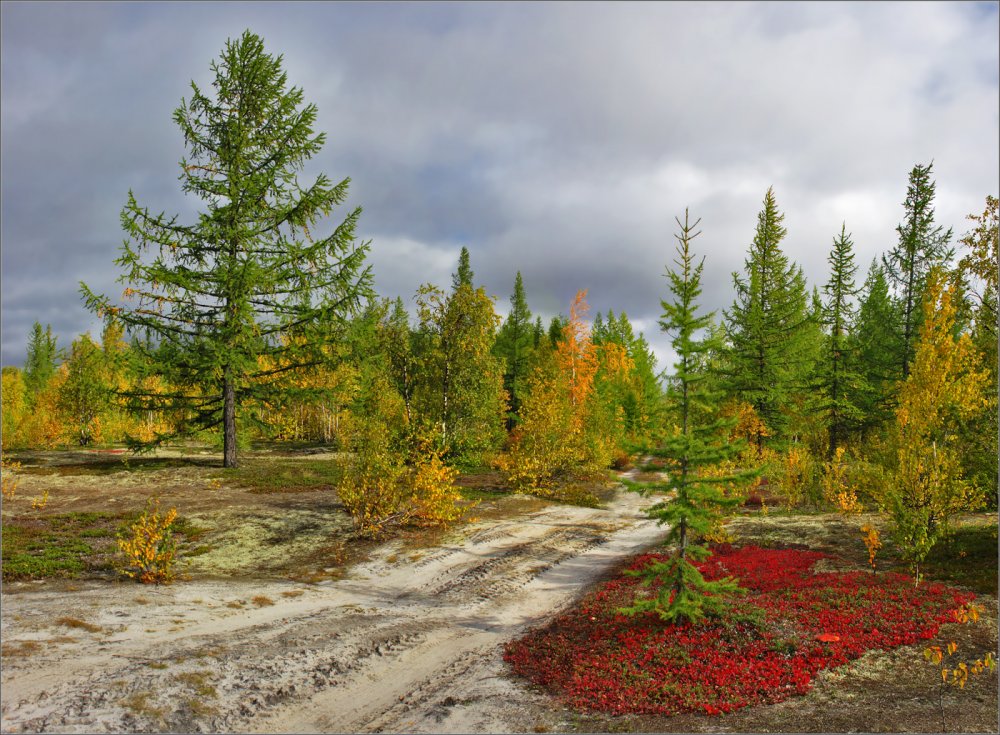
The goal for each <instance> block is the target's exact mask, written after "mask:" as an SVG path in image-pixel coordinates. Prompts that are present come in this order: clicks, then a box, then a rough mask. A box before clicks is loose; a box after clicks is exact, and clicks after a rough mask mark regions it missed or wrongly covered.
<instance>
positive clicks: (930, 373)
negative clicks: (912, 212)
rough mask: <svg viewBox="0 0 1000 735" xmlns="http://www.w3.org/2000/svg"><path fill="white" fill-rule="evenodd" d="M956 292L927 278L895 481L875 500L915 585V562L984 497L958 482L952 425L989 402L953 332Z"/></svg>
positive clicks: (900, 412)
mask: <svg viewBox="0 0 1000 735" xmlns="http://www.w3.org/2000/svg"><path fill="white" fill-rule="evenodd" d="M955 300H956V288H955V287H954V286H953V285H947V284H946V283H945V282H944V280H943V279H942V278H941V277H940V276H939V275H938V274H936V273H935V274H932V276H931V278H930V280H929V282H928V286H927V296H926V299H925V302H924V323H923V326H922V328H921V331H920V341H919V343H918V344H917V348H916V353H915V356H914V360H913V367H912V371H911V373H910V375H909V377H908V378H907V380H906V382H905V383H904V384H903V386H902V388H901V389H900V392H899V405H898V407H897V409H896V439H897V442H898V443H897V449H896V456H897V459H898V464H897V467H896V471H895V473H894V476H893V477H891V478H890V481H889V482H888V483H886V485H885V493H884V495H883V497H881V498H879V500H880V503H881V504H882V505H883V506H884V507H886V508H887V510H888V511H889V514H890V517H891V518H892V521H893V525H894V533H893V535H894V537H895V540H896V542H897V543H898V544H899V546H900V548H901V551H902V552H903V556H904V558H906V559H907V560H908V561H909V562H910V563H911V566H912V567H913V569H914V575H915V577H916V580H917V583H918V584H919V579H920V576H919V565H920V562H922V561H923V559H924V558H925V557H926V556H927V553H928V552H929V551H930V549H931V548H932V547H933V545H934V544H935V543H936V541H937V540H938V538H939V537H940V535H941V534H942V533H944V532H945V531H946V529H947V522H948V519H949V517H950V516H952V515H954V514H955V513H958V512H961V511H965V510H975V509H977V508H979V507H980V506H981V504H982V501H983V493H982V491H981V489H980V488H978V487H976V486H975V484H974V483H971V482H969V481H968V480H967V479H966V478H965V477H963V471H962V463H961V455H960V452H961V449H962V447H961V446H960V445H961V441H960V437H959V428H960V425H961V423H962V422H965V421H969V420H971V419H973V418H974V417H976V416H977V415H979V414H981V412H982V411H983V410H984V409H985V407H986V406H988V404H989V390H990V387H989V378H988V374H987V372H986V370H984V369H983V367H982V365H981V357H980V355H979V353H978V352H977V350H976V349H975V348H974V346H973V345H972V342H971V340H970V339H969V336H968V335H967V334H962V335H960V336H959V337H958V338H957V339H956V337H955V335H954V332H955V319H956V304H955Z"/></svg>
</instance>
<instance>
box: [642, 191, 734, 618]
mask: <svg viewBox="0 0 1000 735" xmlns="http://www.w3.org/2000/svg"><path fill="white" fill-rule="evenodd" d="M699 222H700V220H698V221H697V222H695V223H694V224H691V223H690V222H689V219H688V213H687V211H686V210H685V212H684V222H683V223H681V221H680V220H679V219H677V224H678V226H679V227H680V233H679V234H677V235H675V237H676V238H677V240H678V245H677V258H676V259H675V260H674V263H675V264H676V266H677V268H676V270H675V269H668V270H667V274H666V275H667V278H668V279H669V281H670V291H671V293H672V294H673V300H672V301H670V302H668V301H661V302H660V304H661V306H662V307H663V311H664V313H663V317H662V319H660V327H661V328H662V329H663V330H664V331H666V332H668V333H670V334H671V335H672V337H671V340H670V344H671V346H672V347H673V349H674V351H675V352H676V353H677V362H676V363H674V369H675V373H674V376H673V380H672V381H671V383H670V388H669V390H668V396H669V398H670V399H671V401H672V403H673V405H674V407H675V409H676V413H677V416H676V418H677V419H678V420H679V425H680V433H678V434H675V435H673V436H671V437H669V438H668V439H667V440H666V441H665V442H664V444H663V446H662V448H661V449H660V450H658V451H657V452H655V453H656V454H658V455H659V456H662V457H666V458H667V459H669V460H670V461H671V471H670V474H669V476H668V477H667V479H666V480H665V481H664V482H661V483H644V484H633V485H632V487H633V488H635V489H638V490H640V491H646V492H648V491H650V490H656V491H660V492H674V493H676V495H675V496H674V497H673V498H670V499H667V500H661V501H660V502H658V503H656V504H655V505H653V506H652V507H651V508H649V510H648V511H647V512H648V513H649V515H650V516H652V517H653V518H656V519H657V521H658V522H659V523H663V524H668V525H669V526H670V530H669V532H668V533H667V537H666V539H665V540H664V543H667V544H676V545H677V550H676V552H675V553H674V555H673V556H672V557H671V558H670V559H668V560H667V561H665V562H655V563H653V564H650V565H649V566H648V567H646V568H645V569H642V570H639V571H638V572H636V573H637V574H638V575H639V576H642V577H645V578H647V579H650V580H658V581H659V582H661V584H662V586H661V587H660V591H659V593H658V595H657V596H656V597H652V598H639V599H637V600H636V601H635V602H634V604H633V605H632V607H630V608H627V609H626V610H624V611H623V612H628V613H640V612H646V611H655V612H657V613H658V614H659V615H660V617H661V618H663V619H664V620H668V621H672V622H673V621H678V620H682V619H684V620H698V619H699V618H701V617H704V616H705V615H706V614H708V613H714V612H718V611H719V610H720V609H721V607H722V605H723V602H724V597H723V596H724V595H726V594H730V593H733V592H736V591H738V590H739V587H738V586H737V584H736V582H735V580H733V579H731V578H725V579H720V580H715V581H711V582H709V581H707V580H705V579H704V577H702V575H701V572H700V571H698V568H697V567H695V566H694V564H692V560H694V561H698V560H701V559H705V558H707V557H708V556H709V555H710V551H709V549H708V546H707V545H705V543H704V542H703V541H702V537H703V536H704V535H705V534H706V533H707V532H708V531H709V530H710V529H711V528H712V526H713V524H714V523H715V522H716V521H717V520H718V519H719V517H720V514H721V513H722V512H723V511H724V510H725V509H726V508H729V507H732V506H733V505H735V504H736V503H737V502H739V501H738V499H737V498H733V497H726V496H725V495H724V494H723V492H722V490H721V489H720V485H721V483H727V482H733V481H736V480H739V479H741V478H742V477H748V476H749V474H747V475H743V476H738V475H732V476H728V477H711V478H710V477H706V476H705V470H706V469H708V468H710V467H712V466H714V465H718V464H719V463H720V462H723V461H725V460H727V459H731V458H733V457H734V456H736V454H737V452H738V448H737V447H736V446H734V445H732V444H730V443H729V442H728V440H727V439H726V438H725V437H726V435H727V432H726V431H725V429H726V428H727V426H728V423H729V422H726V421H724V420H721V419H719V418H717V414H716V408H717V407H718V405H719V403H720V402H721V401H720V398H721V395H720V394H719V393H718V392H717V391H716V390H714V389H713V388H712V385H713V383H712V381H710V380H707V378H708V376H707V374H706V373H704V372H702V371H700V370H699V369H698V367H699V366H700V365H703V364H704V362H705V359H704V358H705V356H706V355H707V354H708V353H709V352H710V351H711V350H713V349H717V345H714V344H712V342H711V340H710V338H709V339H706V338H705V336H704V332H705V330H706V329H707V328H708V326H709V324H710V323H711V320H712V314H699V313H698V303H697V299H698V296H700V295H701V273H702V268H703V266H704V258H702V260H701V261H700V262H698V263H697V264H695V256H694V254H693V253H692V252H691V241H692V240H693V239H694V238H695V237H697V236H698V235H699V234H701V233H700V231H698V232H696V231H695V230H696V228H697V227H698V223H699Z"/></svg>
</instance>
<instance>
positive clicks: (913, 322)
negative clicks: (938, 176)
mask: <svg viewBox="0 0 1000 735" xmlns="http://www.w3.org/2000/svg"><path fill="white" fill-rule="evenodd" d="M933 167H934V163H933V161H932V162H931V163H929V164H927V165H926V166H921V165H920V164H917V165H916V166H914V167H913V169H912V170H911V171H910V178H909V184H908V186H907V189H906V199H905V200H904V201H903V209H904V210H905V217H904V219H903V221H902V222H900V223H899V226H898V227H896V232H898V233H899V243H898V244H897V245H896V247H895V248H893V249H892V250H891V251H889V253H887V254H885V255H883V256H882V264H883V266H884V267H885V273H886V277H887V279H888V281H889V284H890V285H891V286H892V288H893V291H894V292H895V298H896V302H897V313H898V322H897V326H896V328H897V331H898V333H899V352H898V354H897V356H896V359H897V363H898V365H899V371H900V374H901V375H902V378H903V380H906V377H907V376H908V375H909V374H910V364H911V363H912V362H913V351H914V345H915V343H916V339H917V334H918V331H919V329H920V318H921V314H922V313H923V312H922V305H923V295H924V288H925V286H926V281H927V275H928V274H929V273H930V271H931V268H933V267H935V266H941V265H945V264H946V263H947V262H948V260H949V259H950V258H951V250H950V249H949V248H948V241H949V240H950V239H951V229H950V228H949V229H948V230H945V229H944V228H943V227H941V226H938V227H935V226H934V189H935V184H934V181H933V180H932V179H931V171H932V169H933Z"/></svg>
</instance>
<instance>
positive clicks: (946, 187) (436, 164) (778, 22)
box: [0, 3, 1000, 364]
mask: <svg viewBox="0 0 1000 735" xmlns="http://www.w3.org/2000/svg"><path fill="white" fill-rule="evenodd" d="M0 12H2V15H3V18H2V19H3V38H2V41H3V45H2V54H3V71H2V82H3V87H2V94H3V107H2V157H0V165H2V185H3V191H2V215H3V219H2V245H3V252H2V276H3V297H2V298H3V344H2V350H3V362H4V364H20V363H21V362H22V361H23V359H24V346H25V341H26V335H27V332H28V329H29V328H30V325H31V322H32V321H33V320H34V319H38V320H40V321H42V322H43V323H44V322H51V323H52V324H53V327H54V329H56V331H57V332H58V333H59V335H60V338H61V343H62V344H64V345H65V344H68V342H69V341H70V340H71V339H72V338H73V337H74V336H75V335H76V334H78V333H79V332H81V331H83V330H84V329H88V328H89V329H97V328H98V325H97V323H96V321H95V320H94V319H93V318H92V317H91V316H90V315H89V314H87V313H86V312H85V311H84V310H83V307H82V304H81V301H80V299H79V297H78V295H77V281H79V280H81V279H82V280H86V281H87V282H88V284H90V285H91V286H92V287H94V288H95V289H96V290H98V291H104V292H106V293H109V294H112V295H114V294H117V293H118V292H120V289H121V286H120V285H117V284H115V283H114V280H115V277H116V276H117V273H116V272H115V269H114V267H113V265H112V261H113V259H114V258H115V257H116V255H117V251H118V248H119V246H120V242H121V237H122V235H121V231H120V226H119V221H118V215H119V211H120V209H121V206H122V204H123V203H124V201H125V197H126V194H127V191H128V190H129V189H130V188H131V189H133V190H135V192H136V196H137V197H138V198H139V199H140V202H141V203H143V204H145V205H148V206H149V207H150V208H151V209H153V210H156V211H160V210H166V211H168V212H178V213H181V214H182V215H187V216H190V215H191V214H192V212H193V211H194V209H193V207H194V206H195V203H194V202H190V201H187V200H185V199H184V198H183V197H182V196H181V194H180V192H179V188H178V183H177V180H176V179H177V174H178V167H177V162H178V160H179V159H180V157H181V156H182V155H183V148H182V145H181V140H180V136H179V134H178V132H177V130H176V128H175V127H174V126H173V123H172V122H171V119H170V118H171V114H172V112H173V110H174V108H176V107H177V105H178V103H179V101H180V98H181V97H182V96H189V94H190V91H189V87H188V84H189V82H190V81H191V80H192V79H194V80H195V81H196V82H197V83H198V84H199V85H201V86H203V87H207V86H208V85H209V84H210V81H211V78H210V73H209V70H208V67H209V62H210V61H211V60H212V59H213V58H217V57H218V54H219V52H220V50H221V48H222V46H223V43H224V42H225V40H226V38H234V37H236V36H238V35H239V34H240V33H241V32H242V30H243V29H244V28H247V27H249V28H251V29H252V30H254V31H255V32H257V33H259V34H260V35H262V36H263V38H264V39H265V43H266V45H267V47H268V50H269V51H271V52H277V53H282V54H283V55H284V60H285V68H286V71H287V72H288V76H289V81H290V83H292V84H294V85H297V86H301V87H302V88H303V89H304V90H305V97H306V99H307V100H309V101H314V102H316V104H317V105H318V107H319V119H318V123H317V128H318V129H320V130H323V131H326V132H327V145H326V146H325V148H324V150H323V151H322V153H321V154H320V155H319V156H317V158H316V159H315V160H314V161H313V162H311V163H310V165H309V166H308V167H307V169H306V172H305V175H306V178H309V177H310V176H312V175H315V174H316V173H317V172H319V171H323V172H326V173H328V174H329V175H330V176H331V177H333V178H335V179H340V178H343V177H345V176H350V177H351V179H352V185H351V193H350V200H349V202H348V206H355V205H358V204H360V205H362V206H363V207H364V210H365V213H364V215H363V217H362V220H361V224H360V233H361V234H362V236H363V237H365V238H372V239H373V241H374V242H373V250H372V256H371V262H372V263H373V266H374V270H375V277H376V285H377V287H378V288H379V290H380V291H381V292H382V293H383V294H385V295H391V296H395V295H402V296H403V297H404V300H406V301H407V302H410V303H412V302H411V298H412V294H413V291H414V290H415V288H416V287H417V286H418V285H419V284H420V283H423V282H428V281H429V282H434V283H438V284H441V285H446V284H447V282H448V278H449V274H450V273H451V272H452V271H453V270H454V268H455V262H456V259H457V255H458V251H459V248H460V247H461V246H462V245H467V246H468V247H469V248H470V250H471V253H472V265H473V268H474V269H475V271H476V276H477V280H478V281H479V282H481V283H482V284H483V285H485V286H486V287H487V290H488V291H489V292H490V293H492V294H495V295H497V296H498V307H499V308H500V309H501V310H503V311H505V310H506V308H507V300H508V296H509V294H510V292H511V289H512V284H513V280H514V273H515V271H517V270H520V271H521V272H522V274H523V276H524V281H525V286H526V288H527V293H528V297H529V302H530V304H531V306H532V308H533V309H534V310H535V311H536V313H540V314H541V315H542V316H543V317H544V318H545V319H548V318H549V317H550V316H551V315H552V314H554V313H556V312H558V311H565V310H566V309H567V307H568V303H569V301H570V299H571V298H572V296H573V293H574V292H575V291H576V290H577V289H578V288H589V289H590V300H591V304H592V307H593V310H594V311H595V312H596V311H598V310H600V311H603V312H607V310H608V309H609V308H613V309H614V310H615V311H616V312H617V311H622V310H625V311H627V312H628V314H629V315H630V317H631V318H633V320H634V321H636V322H637V323H638V324H640V325H641V326H642V327H643V328H645V329H646V330H647V336H648V337H649V338H650V340H651V341H652V342H653V343H654V346H655V347H656V348H657V350H658V352H659V354H660V355H662V356H666V355H667V354H668V350H667V348H666V341H665V339H664V338H663V336H662V335H660V334H659V333H658V332H657V331H656V329H655V322H656V319H657V318H658V316H659V310H660V309H659V299H660V298H662V297H663V296H665V281H664V279H663V276H662V274H663V271H664V266H665V264H666V263H667V262H668V261H669V259H670V258H671V257H672V253H673V247H674V240H673V237H672V235H673V233H674V232H675V231H676V225H675V223H674V221H673V218H674V216H675V215H682V213H683V210H684V207H685V206H690V207H691V212H692V215H693V216H694V217H701V218H702V220H703V221H702V229H703V230H704V234H703V235H702V236H701V237H700V238H699V239H698V240H697V241H696V243H695V244H696V247H697V248H698V250H699V252H701V253H704V254H705V255H706V271H705V280H706V282H705V295H704V300H705V302H706V306H707V307H709V308H716V309H718V308H722V307H725V306H728V304H729V302H730V301H731V299H732V292H731V276H730V273H731V271H733V270H737V269H740V268H741V267H742V265H743V258H744V254H745V251H746V248H747V246H748V244H749V243H750V241H751V239H752V237H753V228H754V226H755V223H756V213H757V211H758V209H759V207H760V202H761V199H762V198H763V195H764V192H765V191H766V189H767V187H768V186H770V185H773V186H774V187H775V191H776V194H777V197H778V202H779V206H780V207H781V209H782V210H783V211H784V212H785V213H786V215H787V219H786V226H787V227H788V231H789V235H788V238H787V240H786V242H785V247H786V250H787V252H788V253H789V254H790V255H791V257H793V258H794V259H795V260H797V261H798V262H800V263H802V265H803V267H804V268H805V271H806V275H807V277H808V279H809V281H810V284H814V283H822V281H823V280H824V279H825V275H826V265H825V258H826V253H827V251H828V250H829V246H830V242H831V240H832V238H833V236H834V235H835V234H836V233H837V232H839V229H840V224H841V222H842V221H845V220H846V222H847V227H848V230H849V231H852V232H853V233H854V240H855V242H856V244H857V250H858V262H859V264H860V265H861V267H862V269H864V268H866V267H867V264H868V263H869V262H870V260H871V258H872V257H873V256H874V255H875V254H876V253H878V252H881V251H882V250H884V249H886V248H888V247H891V246H892V245H893V244H894V242H895V226H896V224H897V223H898V222H899V219H900V217H901V214H902V208H901V206H900V202H902V200H903V197H904V196H905V189H906V175H907V173H908V171H909V169H910V168H911V167H912V166H913V164H914V163H917V162H927V161H930V160H931V159H932V158H933V159H934V160H935V177H936V179H937V182H938V202H937V204H938V207H937V211H938V220H939V221H940V222H942V223H944V224H945V225H946V226H948V225H953V226H955V228H956V232H959V233H960V232H962V231H964V229H965V225H964V221H963V218H964V215H965V214H967V213H969V212H973V211H978V210H980V209H981V208H982V202H983V198H984V196H985V195H986V194H987V193H995V192H996V191H997V188H998V183H997V171H996V163H995V162H996V160H997V155H998V146H997V137H998V136H997V131H998V127H1000V122H998V113H997V109H998V82H997V71H996V70H997V63H998V52H997V46H998V39H997V35H996V33H995V28H996V6H995V5H994V4H991V3H986V4H982V3H980V4H964V3H914V4H901V3H895V4H860V3H858V4H848V5H845V4H833V3H810V4H805V3H800V4H788V3H775V4H767V3H765V4H748V3H691V4H682V3H665V4H628V5H605V4H600V5H599V4H580V5H569V4H559V3H554V4H538V5H531V4H509V5H508V4H454V3H435V4H416V3H403V4H396V3H373V4H318V3H301V4H265V3H246V4H238V3H198V4H194V3H170V4H168V3H160V4H154V3H148V4H123V3H108V4H82V3H74V4H56V3H37V4H28V3H5V4H4V5H3V6H2V11H0ZM344 211H346V208H345V210H344Z"/></svg>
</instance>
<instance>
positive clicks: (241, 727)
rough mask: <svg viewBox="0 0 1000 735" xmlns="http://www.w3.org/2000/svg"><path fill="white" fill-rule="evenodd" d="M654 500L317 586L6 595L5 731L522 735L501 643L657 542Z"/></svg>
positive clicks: (496, 529) (389, 558) (525, 709)
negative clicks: (649, 516) (647, 508)
mask: <svg viewBox="0 0 1000 735" xmlns="http://www.w3.org/2000/svg"><path fill="white" fill-rule="evenodd" d="M648 502H649V501H648V500H644V499H642V498H640V497H638V496H637V495H635V494H633V493H627V492H619V493H618V494H616V495H615V496H614V498H613V500H612V501H611V502H610V503H609V504H608V506H607V507H606V508H604V509H599V510H595V509H589V508H579V507H570V506H549V507H546V508H544V509H542V510H539V511H536V512H534V513H531V514H529V515H526V516H522V517H519V518H516V519H505V520H493V521H484V522H480V523H477V524H474V525H470V526H467V527H466V528H464V529H462V531H461V532H460V534H459V535H457V536H455V537H454V538H452V539H450V541H446V542H445V543H444V544H443V545H442V546H441V547H439V548H434V549H429V550H426V551H418V552H413V551H405V550H403V549H401V547H399V546H398V545H396V544H388V545H386V546H384V547H382V548H380V549H379V550H378V551H377V553H375V554H374V555H373V557H372V559H371V560H370V561H368V562H365V563H364V564H362V565H358V566H355V567H353V568H352V569H351V570H350V572H349V574H348V575H347V576H346V577H345V578H344V579H341V580H337V581H327V582H323V583H320V584H318V585H308V586H304V585H295V584H292V583H287V582H262V583H260V584H255V583H247V582H223V581H194V582H184V583H179V584H176V585H173V586H170V587H163V588H156V589H151V588H144V587H140V586H137V585H132V584H126V583H122V584H119V585H107V584H104V585H97V584H91V585H78V586H77V589H75V590H74V591H73V592H72V594H71V595H70V594H67V593H66V592H65V591H53V590H51V589H47V590H46V591H31V590H30V589H27V590H19V591H16V592H14V593H12V594H5V600H4V608H3V618H2V626H3V628H2V632H3V640H4V645H5V652H6V654H7V655H5V657H4V668H3V677H2V684H3V696H2V708H0V715H2V725H3V730H4V731H5V732H19V731H23V732H32V731H35V732H37V731H49V732H94V731H149V730H171V731H229V732H233V731H255V732H379V731H384V732H391V731H407V732H519V731H520V732H524V731H531V730H532V729H533V728H534V727H535V725H536V722H535V721H534V719H533V717H534V715H533V714H532V713H533V708H532V702H533V701H535V700H536V699H537V698H538V697H539V696H540V695H537V694H535V693H533V692H532V691H531V690H530V689H528V688H527V687H525V686H523V685H521V684H520V683H518V682H515V681H512V680H510V679H508V678H507V677H506V676H505V673H504V672H505V667H504V664H503V661H502V659H501V655H500V646H501V644H502V643H504V642H505V641H507V640H509V639H511V638H513V637H514V636H516V635H518V634H519V633H520V632H521V631H523V630H524V629H525V628H526V627H528V626H531V625H535V624H538V623H539V622H541V621H543V620H545V619H547V618H548V617H550V616H551V615H553V614H554V613H556V612H557V611H559V610H560V609H561V608H563V607H565V606H566V605H567V604H569V603H570V602H571V601H572V600H573V599H574V598H575V597H576V596H577V595H578V594H579V593H580V591H581V590H582V588H583V587H585V586H586V585H587V584H588V583H590V582H591V581H593V580H594V579H595V578H596V577H598V576H599V575H600V574H601V573H602V572H603V571H604V570H606V569H607V568H608V567H609V566H610V565H612V564H614V563H615V562H616V561H619V560H621V559H622V558H623V557H624V556H626V555H628V554H630V553H633V552H635V551H638V550H639V549H641V548H643V547H646V546H649V545H650V544H652V543H654V542H655V541H656V540H657V539H658V538H659V537H660V536H661V535H662V533H663V529H661V528H658V527H657V526H655V524H653V523H652V522H650V521H648V520H646V517H645V515H644V514H643V513H642V512H641V508H642V507H643V506H644V505H646V504H648ZM8 591H9V590H8ZM60 619H62V622H59V621H60ZM74 621H76V623H75V622H74ZM77 623H84V624H89V625H91V626H97V629H95V630H86V629H84V628H81V627H79V625H77ZM73 626H76V627H73Z"/></svg>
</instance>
